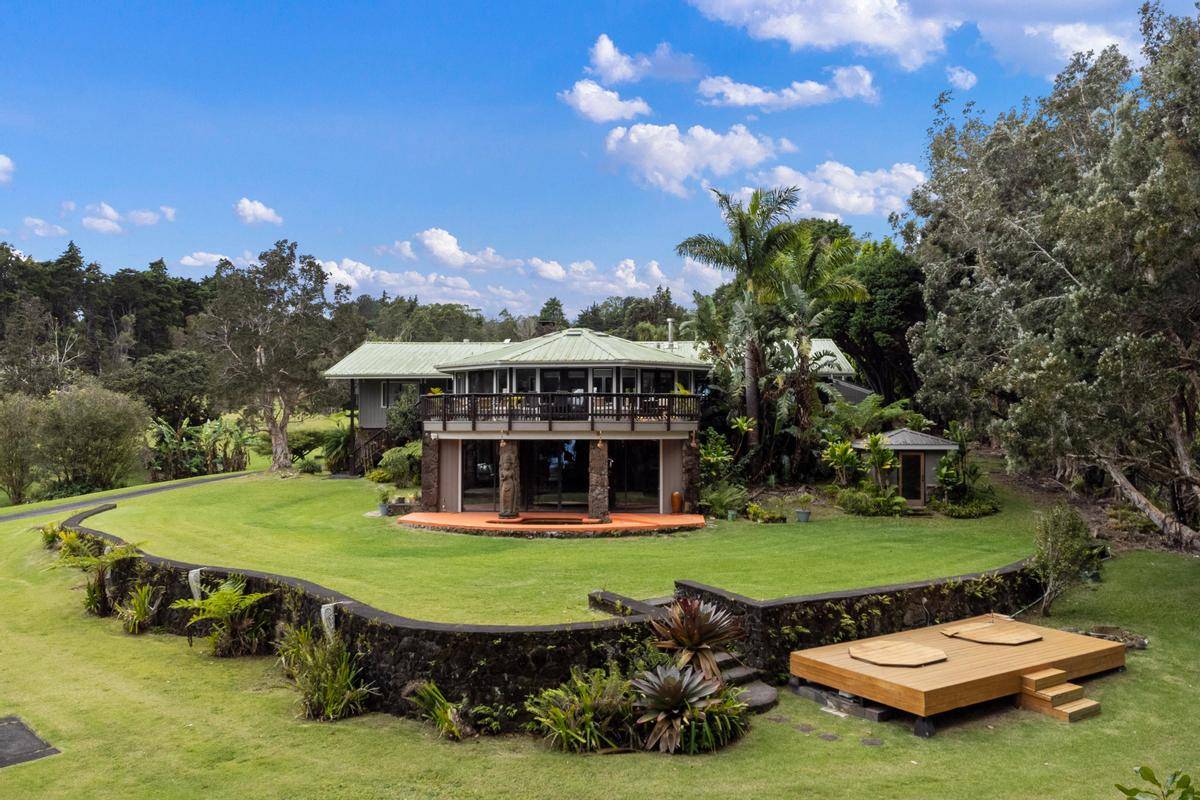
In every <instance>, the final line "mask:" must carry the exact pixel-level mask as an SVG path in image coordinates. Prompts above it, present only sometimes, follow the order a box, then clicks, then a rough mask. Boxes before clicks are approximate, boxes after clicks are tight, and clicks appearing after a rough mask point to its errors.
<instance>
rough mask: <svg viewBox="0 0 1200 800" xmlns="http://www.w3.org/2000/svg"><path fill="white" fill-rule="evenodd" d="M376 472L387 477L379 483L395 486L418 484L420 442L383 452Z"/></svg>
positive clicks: (419, 478)
mask: <svg viewBox="0 0 1200 800" xmlns="http://www.w3.org/2000/svg"><path fill="white" fill-rule="evenodd" d="M377 471H379V472H382V473H383V474H385V475H386V476H387V477H386V478H384V480H383V481H380V483H385V482H386V483H394V484H396V485H397V486H415V485H416V484H418V483H420V480H421V441H420V440H419V439H418V440H417V441H414V442H409V443H408V444H406V445H402V446H400V447H392V448H390V449H388V450H385V451H384V452H383V456H382V457H381V458H380V459H379V467H378V470H377Z"/></svg>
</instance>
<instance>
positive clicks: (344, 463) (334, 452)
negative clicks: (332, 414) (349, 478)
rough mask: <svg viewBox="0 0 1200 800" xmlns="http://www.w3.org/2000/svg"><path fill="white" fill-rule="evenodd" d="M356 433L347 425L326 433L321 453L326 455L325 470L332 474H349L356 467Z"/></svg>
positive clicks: (338, 426) (336, 427)
mask: <svg viewBox="0 0 1200 800" xmlns="http://www.w3.org/2000/svg"><path fill="white" fill-rule="evenodd" d="M355 447H356V444H355V441H354V431H352V430H351V429H350V428H348V427H347V426H345V425H337V426H335V427H334V428H333V429H332V430H328V431H325V441H324V442H323V443H322V445H321V451H322V452H323V453H324V454H325V468H326V469H328V470H329V471H330V472H332V473H338V472H349V471H350V468H351V467H352V466H354V464H353V461H354V450H355Z"/></svg>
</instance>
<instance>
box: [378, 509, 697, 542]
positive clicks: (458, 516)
mask: <svg viewBox="0 0 1200 800" xmlns="http://www.w3.org/2000/svg"><path fill="white" fill-rule="evenodd" d="M611 516H612V518H611V520H610V521H609V522H599V521H598V520H589V519H587V518H586V517H584V516H583V515H581V514H565V513H561V512H559V513H555V512H545V513H534V512H525V513H522V514H521V515H520V516H518V517H517V518H516V519H501V518H500V517H499V516H498V515H497V514H496V512H495V511H458V512H451V511H438V512H425V511H418V512H414V513H412V514H405V515H404V516H402V517H399V518H398V520H397V521H398V522H399V523H400V524H401V525H407V526H409V527H413V528H426V529H430V530H443V531H450V532H453V533H473V534H482V535H485V536H531V537H537V536H546V535H552V536H554V537H555V538H571V537H576V536H578V537H593V536H644V535H647V534H655V533H671V532H673V531H683V530H695V529H697V528H703V527H704V517H703V516H702V515H700V514H650V513H645V514H639V513H630V512H613V514H612V515H611Z"/></svg>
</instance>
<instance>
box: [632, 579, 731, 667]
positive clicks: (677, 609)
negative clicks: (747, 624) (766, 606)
mask: <svg viewBox="0 0 1200 800" xmlns="http://www.w3.org/2000/svg"><path fill="white" fill-rule="evenodd" d="M650 627H651V628H652V629H653V630H654V632H655V633H656V634H657V635H658V636H659V640H658V641H657V642H655V644H656V645H657V646H658V647H659V648H661V649H663V650H667V651H671V652H674V653H675V654H676V656H675V663H676V665H677V666H679V667H686V666H688V665H693V666H695V667H697V668H698V669H699V670H700V673H701V674H702V675H703V676H704V677H705V678H707V679H709V680H713V681H716V682H718V683H720V681H721V667H720V666H719V665H718V664H717V656H719V655H720V654H721V653H723V652H725V649H726V648H727V647H728V645H730V644H732V643H733V642H735V641H737V640H738V639H740V638H741V637H742V635H743V633H744V632H743V630H742V625H741V622H739V621H738V618H737V617H735V616H734V615H733V614H731V613H729V612H728V611H726V610H725V609H723V608H718V607H717V606H716V605H714V604H713V603H705V602H702V601H700V600H696V599H693V598H690V597H682V598H680V599H679V600H676V601H675V602H674V603H673V604H672V605H671V606H670V607H669V608H668V609H667V612H666V614H665V615H664V616H663V617H661V618H656V619H652V620H650Z"/></svg>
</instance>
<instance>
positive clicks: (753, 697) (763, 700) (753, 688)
mask: <svg viewBox="0 0 1200 800" xmlns="http://www.w3.org/2000/svg"><path fill="white" fill-rule="evenodd" d="M739 698H740V699H741V701H742V702H743V703H745V704H746V705H747V706H748V707H749V708H750V713H752V714H761V713H763V712H764V711H768V710H770V709H772V708H774V707H775V705H776V704H777V703H778V702H779V690H778V689H776V688H775V687H774V686H768V685H767V684H765V683H763V682H762V681H754V682H753V683H748V684H746V685H745V686H743V687H742V691H741V694H740V695H739Z"/></svg>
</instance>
